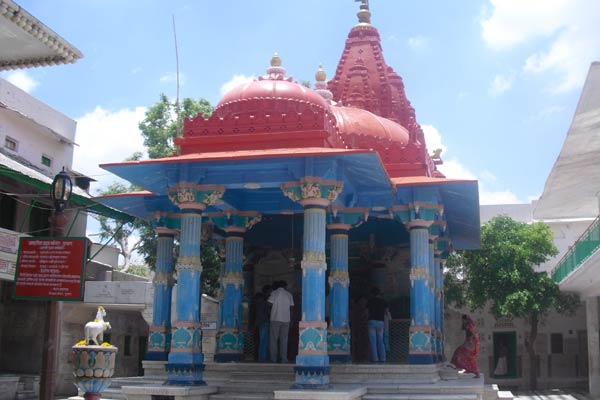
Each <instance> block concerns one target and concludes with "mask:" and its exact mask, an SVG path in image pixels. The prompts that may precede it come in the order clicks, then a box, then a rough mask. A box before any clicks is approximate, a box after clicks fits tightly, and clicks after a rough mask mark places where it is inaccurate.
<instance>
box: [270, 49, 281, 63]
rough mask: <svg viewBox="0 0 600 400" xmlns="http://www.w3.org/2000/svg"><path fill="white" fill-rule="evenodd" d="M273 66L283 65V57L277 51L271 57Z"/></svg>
mask: <svg viewBox="0 0 600 400" xmlns="http://www.w3.org/2000/svg"><path fill="white" fill-rule="evenodd" d="M271 67H281V58H279V54H277V52H275V54H273V57H271Z"/></svg>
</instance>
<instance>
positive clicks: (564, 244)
mask: <svg viewBox="0 0 600 400" xmlns="http://www.w3.org/2000/svg"><path fill="white" fill-rule="evenodd" d="M599 153H600V62H594V63H592V65H591V66H590V70H589V73H588V76H587V79H586V81H585V84H584V86H583V90H582V92H581V97H580V99H579V103H578V105H577V109H576V110H575V115H574V117H573V121H572V123H571V126H570V128H569V131H568V133H567V136H566V138H565V141H564V144H563V147H562V149H561V152H560V155H559V156H558V159H557V160H556V163H555V164H554V167H553V168H552V171H551V172H550V175H549V176H548V179H547V180H546V186H545V187H544V192H543V194H542V196H541V198H540V200H539V201H538V202H537V204H536V207H535V209H534V212H533V217H534V218H535V219H536V220H541V221H545V222H548V223H550V225H551V226H554V225H560V226H562V227H563V229H562V230H561V231H560V234H559V235H558V237H557V246H558V247H559V250H560V254H559V256H558V257H557V258H558V260H556V262H554V263H551V264H549V265H548V268H549V269H551V272H552V277H553V279H554V281H555V282H557V283H559V285H560V288H561V290H563V291H568V292H576V293H578V294H579V295H580V297H581V299H582V300H583V301H584V302H585V306H586V320H587V343H586V345H587V353H588V374H589V391H590V394H591V395H592V396H594V397H598V396H600V346H599V336H598V334H599V322H598V320H599V317H598V315H599V312H600V307H599V304H598V296H600V274H599V273H598V270H599V268H600V220H599V214H600V209H599V205H600V202H599V201H600V200H599V199H600V169H599V167H600V158H599V156H598V154H599Z"/></svg>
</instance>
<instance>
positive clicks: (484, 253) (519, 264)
mask: <svg viewBox="0 0 600 400" xmlns="http://www.w3.org/2000/svg"><path fill="white" fill-rule="evenodd" d="M557 253H558V250H557V249H556V247H555V246H554V243H553V241H552V231H551V230H550V228H549V227H548V225H546V224H544V223H539V222H538V223H534V224H525V223H521V222H517V221H514V220H513V219H511V218H509V217H507V216H499V217H495V218H493V219H492V220H490V221H489V222H487V223H486V224H485V225H483V227H482V228H481V249H480V250H465V251H462V252H457V253H455V254H453V255H452V256H451V257H449V259H448V263H447V267H448V271H447V274H446V276H445V277H444V283H445V285H447V286H446V287H445V288H444V294H445V295H446V296H447V297H446V302H447V303H448V304H450V303H454V304H456V305H458V306H462V305H465V304H467V305H469V306H470V308H471V309H472V310H474V309H478V308H483V307H485V306H486V305H488V304H489V305H490V309H491V311H492V313H493V314H494V315H495V316H496V317H502V316H504V317H517V318H524V319H525V320H527V321H528V322H529V331H528V333H527V338H526V340H525V347H526V350H527V354H528V356H529V364H530V365H529V371H530V372H529V379H530V389H534V390H535V389H536V388H537V364H536V362H535V360H536V355H535V345H534V344H535V340H536V337H537V332H538V325H539V321H540V317H542V316H543V315H544V314H546V313H548V312H549V311H552V310H554V311H557V312H559V313H566V314H570V313H573V312H575V310H576V308H577V306H578V305H579V300H578V298H577V297H576V296H574V295H571V294H567V293H562V292H561V291H560V290H559V288H558V285H557V284H556V283H554V281H553V280H552V279H550V277H549V276H548V274H546V273H545V272H536V270H535V267H536V266H537V265H540V264H542V263H544V262H545V261H547V260H548V259H549V258H550V257H553V256H555V255H556V254H557Z"/></svg>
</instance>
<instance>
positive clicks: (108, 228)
mask: <svg viewBox="0 0 600 400" xmlns="http://www.w3.org/2000/svg"><path fill="white" fill-rule="evenodd" d="M135 190H136V189H135V187H133V186H126V185H124V184H122V183H119V182H114V183H113V184H111V185H110V186H108V187H107V188H106V189H104V190H100V191H99V192H98V194H99V195H100V196H105V195H110V194H120V193H127V192H131V191H135ZM98 221H99V222H100V234H99V237H100V241H101V242H107V241H109V240H114V242H115V244H116V245H117V247H118V249H119V253H120V254H121V256H123V260H124V262H123V265H122V269H121V271H123V272H129V269H130V267H131V265H130V263H131V256H132V255H133V253H134V252H135V251H138V252H139V251H140V249H141V248H142V246H143V244H144V243H143V242H142V240H141V238H140V239H139V240H137V241H136V242H134V243H131V242H130V239H131V237H132V235H133V233H134V232H135V231H136V230H138V231H139V230H140V229H142V228H144V227H146V226H148V225H149V224H148V223H147V222H146V221H141V220H135V221H134V222H129V223H126V224H123V223H121V222H120V221H115V220H113V219H111V218H108V217H105V216H98Z"/></svg>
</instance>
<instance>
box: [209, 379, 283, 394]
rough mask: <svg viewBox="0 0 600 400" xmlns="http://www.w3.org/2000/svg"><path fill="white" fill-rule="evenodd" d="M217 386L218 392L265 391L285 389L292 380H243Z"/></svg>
mask: <svg viewBox="0 0 600 400" xmlns="http://www.w3.org/2000/svg"><path fill="white" fill-rule="evenodd" d="M211 384H212V383H211ZM218 386H219V392H231V393H249V394H250V393H265V392H266V391H267V390H266V389H267V388H268V390H269V391H273V390H287V389H289V388H290V386H292V382H291V381H290V382H282V383H280V382H262V384H260V383H257V382H244V381H235V382H228V383H222V384H220V385H218Z"/></svg>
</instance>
